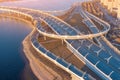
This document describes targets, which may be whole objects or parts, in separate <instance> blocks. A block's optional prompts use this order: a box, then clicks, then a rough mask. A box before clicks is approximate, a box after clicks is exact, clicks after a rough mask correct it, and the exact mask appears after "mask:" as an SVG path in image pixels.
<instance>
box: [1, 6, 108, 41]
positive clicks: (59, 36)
mask: <svg viewBox="0 0 120 80" xmlns="http://www.w3.org/2000/svg"><path fill="white" fill-rule="evenodd" d="M0 9H8V10H9V9H11V8H9V7H0ZM14 9H17V8H13V10H14ZM20 9H23V10H30V11H33V12H38V13H40V14H44V15H46V16H51V17H52V18H55V19H56V20H58V21H60V22H62V23H63V24H66V25H67V26H68V27H71V28H73V27H72V26H70V25H69V24H67V23H66V22H64V21H62V20H61V19H59V18H57V17H54V16H52V15H50V14H48V13H44V12H42V11H39V10H33V9H28V8H20ZM74 30H75V29H74ZM39 32H40V33H42V34H43V35H45V36H48V37H52V38H59V39H87V38H93V37H98V36H101V35H104V34H106V33H107V31H103V32H100V33H96V34H88V35H74V36H71V35H59V34H58V35H55V34H54V35H53V34H52V36H50V35H51V34H48V33H45V32H42V31H39Z"/></svg>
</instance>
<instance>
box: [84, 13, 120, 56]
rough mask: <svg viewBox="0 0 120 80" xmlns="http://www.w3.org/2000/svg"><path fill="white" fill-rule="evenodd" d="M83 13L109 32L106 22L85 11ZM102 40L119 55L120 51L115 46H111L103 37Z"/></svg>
mask: <svg viewBox="0 0 120 80" xmlns="http://www.w3.org/2000/svg"><path fill="white" fill-rule="evenodd" d="M85 13H86V14H87V15H88V16H89V17H90V18H92V19H94V20H96V21H98V23H99V24H102V25H103V26H104V27H106V26H107V27H108V30H110V25H109V24H108V23H107V22H105V21H103V20H101V19H99V18H98V17H96V16H94V15H92V14H90V13H89V12H87V11H85ZM102 39H103V40H104V41H105V42H106V43H107V44H108V45H109V46H110V48H112V49H113V50H114V51H115V52H116V53H118V54H120V51H119V50H118V49H117V48H116V47H115V46H113V45H112V44H111V43H110V42H109V41H108V40H107V39H106V38H105V37H104V36H102Z"/></svg>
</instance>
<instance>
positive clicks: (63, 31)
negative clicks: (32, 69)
mask: <svg viewBox="0 0 120 80" xmlns="http://www.w3.org/2000/svg"><path fill="white" fill-rule="evenodd" d="M0 10H8V11H10V10H15V11H18V12H23V13H26V14H29V15H31V16H32V17H33V19H34V20H36V22H37V20H41V19H42V20H43V21H44V22H46V23H47V24H48V25H49V27H50V28H51V29H52V30H53V31H55V33H56V34H51V33H47V32H45V31H43V30H41V27H40V23H39V22H37V23H36V24H37V30H38V31H39V33H41V34H43V35H44V36H48V37H52V38H58V39H62V40H64V39H88V38H93V37H98V36H101V35H104V34H106V33H107V32H108V31H109V28H107V29H105V30H102V31H99V32H97V33H93V34H87V35H85V34H81V33H80V32H79V31H78V30H76V29H75V28H73V27H72V26H71V25H69V24H67V23H66V22H64V21H62V20H61V19H59V18H57V17H55V16H53V15H50V14H48V13H45V12H43V11H39V10H33V9H27V8H16V7H14V8H13V7H0ZM106 27H109V26H106Z"/></svg>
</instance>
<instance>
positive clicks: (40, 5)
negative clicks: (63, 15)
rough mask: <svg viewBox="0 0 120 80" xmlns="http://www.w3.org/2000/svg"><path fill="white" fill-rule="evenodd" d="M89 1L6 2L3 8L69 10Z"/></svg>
mask: <svg viewBox="0 0 120 80" xmlns="http://www.w3.org/2000/svg"><path fill="white" fill-rule="evenodd" d="M83 1H87V0H22V1H18V2H8V3H6V2H4V3H1V4H0V5H1V6H17V7H27V8H33V9H40V10H49V11H50V10H64V9H68V8H69V7H70V6H71V5H72V4H73V3H74V2H83Z"/></svg>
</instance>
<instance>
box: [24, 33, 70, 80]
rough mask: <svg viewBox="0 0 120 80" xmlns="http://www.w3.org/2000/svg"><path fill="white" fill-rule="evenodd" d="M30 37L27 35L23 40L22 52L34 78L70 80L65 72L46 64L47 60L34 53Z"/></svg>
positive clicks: (40, 79) (41, 79)
mask: <svg viewBox="0 0 120 80" xmlns="http://www.w3.org/2000/svg"><path fill="white" fill-rule="evenodd" d="M31 35H32V34H30V35H28V36H27V37H26V38H25V39H24V41H23V51H24V53H25V56H26V57H27V58H28V60H29V65H30V67H31V69H32V71H33V73H34V74H35V75H36V77H37V78H38V79H39V80H70V79H71V77H70V75H69V74H68V73H67V72H65V71H63V70H62V69H60V68H58V67H57V66H56V65H55V64H52V63H51V64H50V62H49V63H48V62H47V60H44V59H42V58H44V57H43V56H41V55H40V54H39V53H37V52H35V51H34V49H33V47H32V46H31V41H30V36H31ZM35 55H36V56H35ZM43 60H44V61H43ZM46 64H47V65H46ZM48 65H49V66H48ZM51 65H52V66H51ZM54 65H55V66H54Z"/></svg>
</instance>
